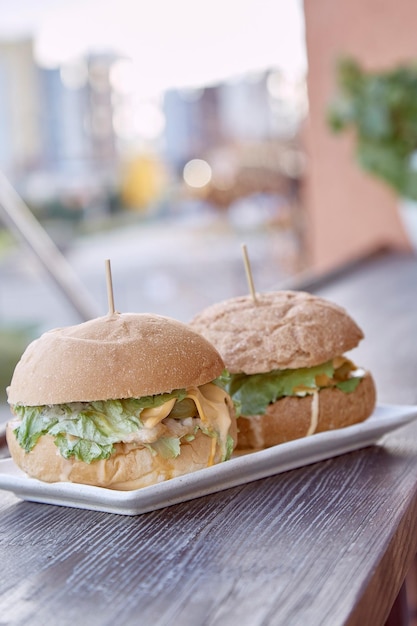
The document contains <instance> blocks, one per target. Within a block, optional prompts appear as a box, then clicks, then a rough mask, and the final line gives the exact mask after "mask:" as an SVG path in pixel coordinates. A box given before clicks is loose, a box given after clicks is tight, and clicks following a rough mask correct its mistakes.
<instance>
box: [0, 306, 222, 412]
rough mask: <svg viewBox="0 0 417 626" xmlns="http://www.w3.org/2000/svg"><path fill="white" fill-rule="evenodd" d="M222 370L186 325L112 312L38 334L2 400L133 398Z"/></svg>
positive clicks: (201, 379) (214, 352)
mask: <svg viewBox="0 0 417 626" xmlns="http://www.w3.org/2000/svg"><path fill="white" fill-rule="evenodd" d="M223 369H224V363H223V360H222V358H221V357H220V354H219V353H218V352H217V350H216V349H215V348H214V347H213V346H212V345H211V344H210V343H209V341H208V340H207V339H205V338H204V337H202V336H201V335H200V334H199V333H198V332H196V331H195V330H193V329H191V328H190V327H189V326H187V325H185V324H183V323H181V322H178V321H176V320H173V319H171V318H168V317H163V316H159V315H151V314H147V313H139V314H136V313H124V314H120V313H114V314H109V315H106V316H104V317H98V318H95V319H92V320H89V321H87V322H84V323H82V324H78V325H75V326H68V327H65V328H57V329H54V330H51V331H49V332H46V333H44V334H43V335H41V336H40V337H39V339H36V340H35V341H33V342H32V343H31V344H29V346H28V347H27V348H26V350H25V352H24V353H23V355H22V357H21V359H20V361H19V362H18V364H17V365H16V368H15V371H14V373H13V376H12V380H11V383H10V386H9V387H8V389H7V393H8V402H9V403H10V404H12V405H16V404H22V405H26V406H39V405H45V404H62V403H67V402H90V401H94V400H109V399H120V398H139V397H142V396H148V395H157V394H161V393H169V392H171V391H173V390H174V389H182V388H186V387H189V386H200V385H203V384H205V383H207V382H210V381H212V380H213V379H214V378H216V377H217V376H219V374H221V372H222V371H223Z"/></svg>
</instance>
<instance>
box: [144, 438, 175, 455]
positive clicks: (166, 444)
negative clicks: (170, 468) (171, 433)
mask: <svg viewBox="0 0 417 626" xmlns="http://www.w3.org/2000/svg"><path fill="white" fill-rule="evenodd" d="M180 446H181V442H180V440H179V438H178V437H160V438H159V439H158V440H157V441H155V442H154V443H152V444H151V447H152V448H153V449H154V450H155V451H156V453H157V454H159V455H160V456H162V458H164V459H175V458H176V457H177V456H179V454H180Z"/></svg>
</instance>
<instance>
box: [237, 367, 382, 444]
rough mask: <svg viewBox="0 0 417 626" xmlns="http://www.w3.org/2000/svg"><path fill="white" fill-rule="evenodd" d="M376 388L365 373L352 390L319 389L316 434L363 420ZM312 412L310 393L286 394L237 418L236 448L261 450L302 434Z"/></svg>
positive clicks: (372, 405) (373, 402)
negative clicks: (262, 410) (260, 410)
mask: <svg viewBox="0 0 417 626" xmlns="http://www.w3.org/2000/svg"><path fill="white" fill-rule="evenodd" d="M375 403H376V390H375V384H374V381H373V378H372V376H371V374H369V373H366V375H365V376H364V377H363V379H362V380H361V382H360V383H359V385H358V386H357V387H356V389H355V391H352V392H351V393H345V392H343V391H341V390H340V389H337V388H336V387H332V388H326V389H322V390H321V391H320V392H319V414H318V424H317V428H316V429H315V432H316V433H320V432H323V431H326V430H334V429H338V428H343V427H345V426H351V425H352V424H357V423H359V422H363V421H364V420H365V419H366V418H367V417H369V416H370V415H371V413H372V411H373V410H374V408H375ZM311 415H312V396H311V395H308V396H304V397H296V396H286V397H284V398H280V399H279V400H277V402H275V403H273V404H270V405H269V406H268V408H267V411H266V413H265V414H264V415H256V416H251V417H240V418H239V419H238V429H239V433H238V443H237V448H238V449H240V450H245V449H262V448H269V447H270V446H275V445H277V444H280V443H285V442H287V441H292V440H294V439H300V438H302V437H305V436H306V435H307V433H308V431H309V428H310V424H311Z"/></svg>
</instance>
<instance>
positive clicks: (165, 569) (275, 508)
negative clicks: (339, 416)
mask: <svg viewBox="0 0 417 626" xmlns="http://www.w3.org/2000/svg"><path fill="white" fill-rule="evenodd" d="M308 287H309V289H311V290H314V291H317V292H319V293H321V294H322V295H324V296H326V297H328V298H330V299H333V300H334V301H336V302H338V303H340V304H342V305H344V306H346V307H347V308H348V309H349V311H350V312H351V314H352V316H353V317H354V318H355V319H356V320H357V321H358V323H359V324H360V325H361V326H362V328H363V329H364V331H365V333H366V339H365V341H364V342H363V343H362V346H361V347H360V348H358V349H357V351H356V354H355V360H356V361H358V362H359V361H360V363H361V364H362V365H364V366H367V367H369V368H370V369H371V370H372V371H373V373H374V375H375V378H376V382H377V385H378V389H379V401H380V402H384V403H386V402H388V403H396V404H399V403H403V404H415V403H417V349H416V348H417V259H416V258H414V257H412V256H401V255H396V254H392V253H389V254H381V255H376V256H375V257H374V258H371V259H368V260H367V261H363V262H361V263H358V264H356V265H354V266H353V267H350V268H349V269H347V270H346V271H344V272H341V273H338V274H337V275H335V276H333V277H330V278H328V279H327V280H324V281H319V282H316V283H312V284H310V285H309V286H308ZM0 548H1V551H0V555H1V556H0V565H1V570H0V623H1V624H7V625H8V626H10V625H19V626H20V625H22V626H23V625H24V624H25V625H26V624H28V625H30V626H37V625H38V624H39V625H48V624H53V625H54V626H55V625H58V626H65V625H67V624H68V625H71V626H73V625H74V624H88V625H89V626H96V625H97V626H103V625H107V624H109V625H110V624H112V625H113V624H123V625H130V624H132V625H137V624H140V625H142V626H147V625H149V626H151V625H152V626H155V625H158V626H159V625H160V626H165V625H166V626H168V625H171V624H178V625H181V626H199V625H203V624H204V625H205V626H212V625H220V624H221V625H222V626H224V625H230V626H235V625H236V624H238V625H239V626H257V625H259V626H260V625H262V626H266V625H274V626H275V625H277V626H281V625H282V626H304V625H306V626H338V625H341V624H349V625H353V624H355V625H356V624H357V625H361V626H367V625H371V626H378V625H380V624H384V622H385V620H386V619H387V617H388V615H389V613H390V609H391V607H392V605H393V603H394V600H395V598H396V597H397V594H398V592H399V591H400V589H401V588H402V583H403V580H404V578H405V576H406V573H407V571H408V569H409V567H410V565H411V563H412V560H413V557H414V554H415V552H416V550H417V423H413V424H412V425H409V426H407V427H403V428H401V429H400V430H398V431H395V432H394V433H392V434H390V435H389V436H387V438H386V440H385V442H384V445H381V446H373V447H369V448H366V449H362V450H359V451H355V452H352V453H349V454H345V455H343V456H340V457H338V458H335V459H331V460H325V461H322V462H319V463H316V464H314V465H310V466H308V467H304V468H301V469H297V470H293V471H290V472H287V473H285V474H280V475H277V476H273V477H270V478H266V479H263V480H259V481H256V482H252V483H249V484H246V485H244V486H241V487H235V488H232V489H229V490H226V491H223V492H221V493H216V494H214V495H210V496H206V497H203V498H200V499H196V500H192V501H190V502H186V503H183V504H178V505H175V506H172V507H169V508H166V509H163V510H159V511H155V512H151V513H147V514H144V515H141V516H137V517H125V516H119V515H112V514H108V513H101V512H92V511H86V510H77V509H71V508H65V507H57V506H51V505H44V504H35V503H30V502H22V501H20V500H18V499H17V498H16V497H15V496H14V495H12V494H10V493H8V492H6V491H2V492H0ZM396 606H397V605H396Z"/></svg>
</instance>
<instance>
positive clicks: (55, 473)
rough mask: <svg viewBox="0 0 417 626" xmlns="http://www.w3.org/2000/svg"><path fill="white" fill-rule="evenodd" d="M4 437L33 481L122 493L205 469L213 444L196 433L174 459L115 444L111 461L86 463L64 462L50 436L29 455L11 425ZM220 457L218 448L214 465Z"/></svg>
mask: <svg viewBox="0 0 417 626" xmlns="http://www.w3.org/2000/svg"><path fill="white" fill-rule="evenodd" d="M6 436H7V444H8V446H9V451H10V454H11V456H12V458H13V460H14V462H15V463H16V465H18V467H20V468H21V469H22V470H23V471H24V472H25V473H26V474H27V475H28V476H31V477H32V478H37V479H39V480H42V481H44V482H49V483H52V482H60V481H66V482H74V483H83V484H88V485H95V486H98V487H107V488H110V489H119V490H123V491H127V490H131V489H139V488H141V487H147V486H149V485H154V484H156V483H160V482H162V481H165V480H168V479H170V478H174V477H176V476H182V475H184V474H188V473H190V472H194V471H196V470H199V469H202V468H204V467H207V466H208V464H209V461H210V456H211V450H212V441H213V440H212V438H211V437H208V436H207V435H205V434H204V433H202V432H201V431H199V432H198V433H197V434H196V436H195V438H194V439H193V440H192V441H190V442H184V443H182V444H181V448H180V450H181V452H180V455H179V456H178V457H176V458H174V459H164V458H162V457H161V456H160V455H158V454H155V455H153V454H152V453H151V452H150V451H149V450H148V449H147V448H144V447H132V446H131V445H129V444H123V443H119V444H115V446H114V448H115V451H114V453H113V454H112V455H111V457H110V458H108V459H104V460H100V461H93V462H92V463H85V462H83V461H78V460H75V459H64V458H63V457H62V456H61V454H60V453H59V450H58V448H57V447H56V445H55V443H54V438H53V437H52V436H51V435H43V436H42V437H40V439H39V440H38V442H37V443H36V446H35V447H34V448H33V449H32V450H31V451H30V452H26V451H25V450H24V449H23V448H22V447H21V446H20V445H19V443H18V442H17V439H16V437H15V434H14V432H13V428H12V426H11V424H10V423H9V424H8V426H7V429H6ZM220 455H221V453H220V450H219V446H217V450H216V455H215V458H214V463H218V462H219V461H220V460H221V459H220Z"/></svg>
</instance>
